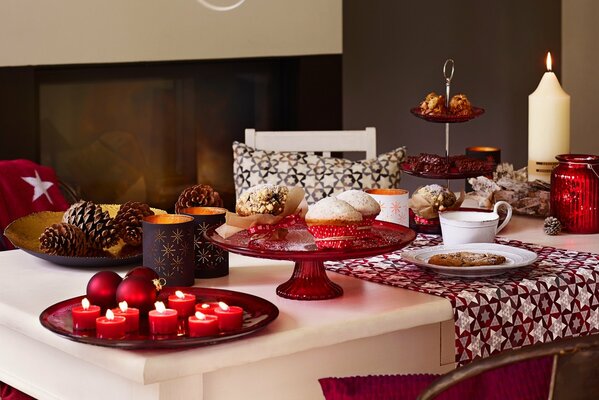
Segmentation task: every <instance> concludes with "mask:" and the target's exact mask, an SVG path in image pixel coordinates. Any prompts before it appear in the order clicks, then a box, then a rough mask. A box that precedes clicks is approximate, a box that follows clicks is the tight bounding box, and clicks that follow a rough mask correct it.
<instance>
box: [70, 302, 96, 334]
mask: <svg viewBox="0 0 599 400" xmlns="http://www.w3.org/2000/svg"><path fill="white" fill-rule="evenodd" d="M71 316H72V317H73V330H75V331H86V330H94V329H96V318H98V317H99V316H100V307H99V306H93V305H90V304H89V300H88V299H87V298H84V299H83V300H81V305H80V306H75V307H73V308H72V309H71Z"/></svg>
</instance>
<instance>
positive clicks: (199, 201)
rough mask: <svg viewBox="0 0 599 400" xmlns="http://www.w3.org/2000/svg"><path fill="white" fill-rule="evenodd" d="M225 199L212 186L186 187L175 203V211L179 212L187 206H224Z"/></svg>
mask: <svg viewBox="0 0 599 400" xmlns="http://www.w3.org/2000/svg"><path fill="white" fill-rule="evenodd" d="M222 206H223V200H222V199H221V198H220V195H219V194H218V192H215V191H214V189H212V187H211V186H208V185H202V184H200V185H195V186H191V187H188V188H187V189H185V190H184V191H183V192H182V193H181V195H180V196H179V199H178V200H177V203H176V204H175V212H177V213H179V212H180V211H181V210H182V209H184V208H187V207H222Z"/></svg>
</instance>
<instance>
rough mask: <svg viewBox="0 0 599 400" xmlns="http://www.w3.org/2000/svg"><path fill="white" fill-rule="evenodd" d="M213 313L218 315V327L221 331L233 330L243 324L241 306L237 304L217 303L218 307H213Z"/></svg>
mask: <svg viewBox="0 0 599 400" xmlns="http://www.w3.org/2000/svg"><path fill="white" fill-rule="evenodd" d="M214 315H216V316H217V317H218V327H219V329H220V330H221V331H225V332H226V331H235V330H238V329H241V326H242V325H243V308H241V307H237V306H228V305H226V304H225V303H222V302H221V303H219V307H216V308H215V309H214Z"/></svg>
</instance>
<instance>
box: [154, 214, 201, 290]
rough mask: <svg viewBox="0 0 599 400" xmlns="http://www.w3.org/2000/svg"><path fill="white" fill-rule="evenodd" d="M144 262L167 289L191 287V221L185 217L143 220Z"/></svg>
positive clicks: (162, 215)
mask: <svg viewBox="0 0 599 400" xmlns="http://www.w3.org/2000/svg"><path fill="white" fill-rule="evenodd" d="M142 226H143V263H144V265H145V266H146V267H149V268H152V269H153V270H154V271H156V272H157V273H158V275H159V276H160V277H161V278H164V280H165V281H166V285H167V286H193V284H194V283H195V277H194V262H193V229H194V223H193V218H192V217H190V216H188V215H179V214H160V215H150V216H148V217H145V218H144V219H143V221H142Z"/></svg>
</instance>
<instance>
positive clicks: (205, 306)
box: [200, 303, 210, 310]
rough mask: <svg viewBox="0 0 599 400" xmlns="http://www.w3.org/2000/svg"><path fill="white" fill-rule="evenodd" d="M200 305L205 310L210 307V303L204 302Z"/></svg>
mask: <svg viewBox="0 0 599 400" xmlns="http://www.w3.org/2000/svg"><path fill="white" fill-rule="evenodd" d="M200 307H202V308H203V309H204V310H205V309H207V308H210V304H207V303H204V304H202V305H201V306H200Z"/></svg>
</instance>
